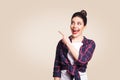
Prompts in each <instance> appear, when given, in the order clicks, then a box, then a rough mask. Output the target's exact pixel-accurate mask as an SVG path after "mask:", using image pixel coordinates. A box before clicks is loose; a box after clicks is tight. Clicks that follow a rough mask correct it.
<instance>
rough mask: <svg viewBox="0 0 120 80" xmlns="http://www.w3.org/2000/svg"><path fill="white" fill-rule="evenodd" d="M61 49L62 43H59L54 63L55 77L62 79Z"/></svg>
mask: <svg viewBox="0 0 120 80" xmlns="http://www.w3.org/2000/svg"><path fill="white" fill-rule="evenodd" d="M60 49H61V48H60V43H58V45H57V48H56V55H55V61H54V69H53V77H61V63H60Z"/></svg>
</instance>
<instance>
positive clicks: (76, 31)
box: [72, 29, 80, 34]
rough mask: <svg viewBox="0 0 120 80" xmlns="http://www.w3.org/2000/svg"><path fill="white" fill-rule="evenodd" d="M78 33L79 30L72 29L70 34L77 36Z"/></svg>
mask: <svg viewBox="0 0 120 80" xmlns="http://www.w3.org/2000/svg"><path fill="white" fill-rule="evenodd" d="M79 31H80V29H77V30H75V29H72V33H73V34H77V33H78V32H79Z"/></svg>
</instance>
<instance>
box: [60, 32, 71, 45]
mask: <svg viewBox="0 0 120 80" xmlns="http://www.w3.org/2000/svg"><path fill="white" fill-rule="evenodd" d="M58 32H59V33H60V34H61V35H62V41H63V43H64V44H66V45H67V44H69V43H71V42H70V40H69V38H68V37H66V36H65V35H64V34H63V33H62V32H61V31H58Z"/></svg>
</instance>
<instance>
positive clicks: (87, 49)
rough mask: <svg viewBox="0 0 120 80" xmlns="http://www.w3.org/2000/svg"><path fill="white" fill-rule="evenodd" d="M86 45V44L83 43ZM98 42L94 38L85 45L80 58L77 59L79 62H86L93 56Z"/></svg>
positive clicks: (80, 52)
mask: <svg viewBox="0 0 120 80" xmlns="http://www.w3.org/2000/svg"><path fill="white" fill-rule="evenodd" d="M83 45H84V44H83ZM95 47H96V44H95V42H94V41H93V40H91V41H90V43H89V44H87V45H85V46H83V47H82V48H81V49H80V51H79V58H78V60H77V61H76V63H77V64H86V63H88V61H89V60H90V59H91V58H92V55H93V52H94V50H95Z"/></svg>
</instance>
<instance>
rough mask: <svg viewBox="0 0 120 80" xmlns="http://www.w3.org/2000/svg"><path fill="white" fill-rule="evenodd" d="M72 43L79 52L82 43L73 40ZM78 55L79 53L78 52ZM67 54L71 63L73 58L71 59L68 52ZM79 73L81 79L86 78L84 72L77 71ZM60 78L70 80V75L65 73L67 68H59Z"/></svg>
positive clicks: (84, 79)
mask: <svg viewBox="0 0 120 80" xmlns="http://www.w3.org/2000/svg"><path fill="white" fill-rule="evenodd" d="M72 45H73V46H74V47H75V49H76V50H77V51H78V52H79V50H80V47H81V46H82V45H83V43H82V42H73V43H72ZM78 55H79V53H78ZM67 56H68V59H69V60H70V63H71V64H72V65H73V64H74V59H73V57H72V55H71V54H70V52H68V54H67ZM79 74H80V77H81V80H88V79H87V74H86V72H80V71H79ZM61 80H70V75H69V74H68V73H67V70H61ZM73 80H74V79H73Z"/></svg>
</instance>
